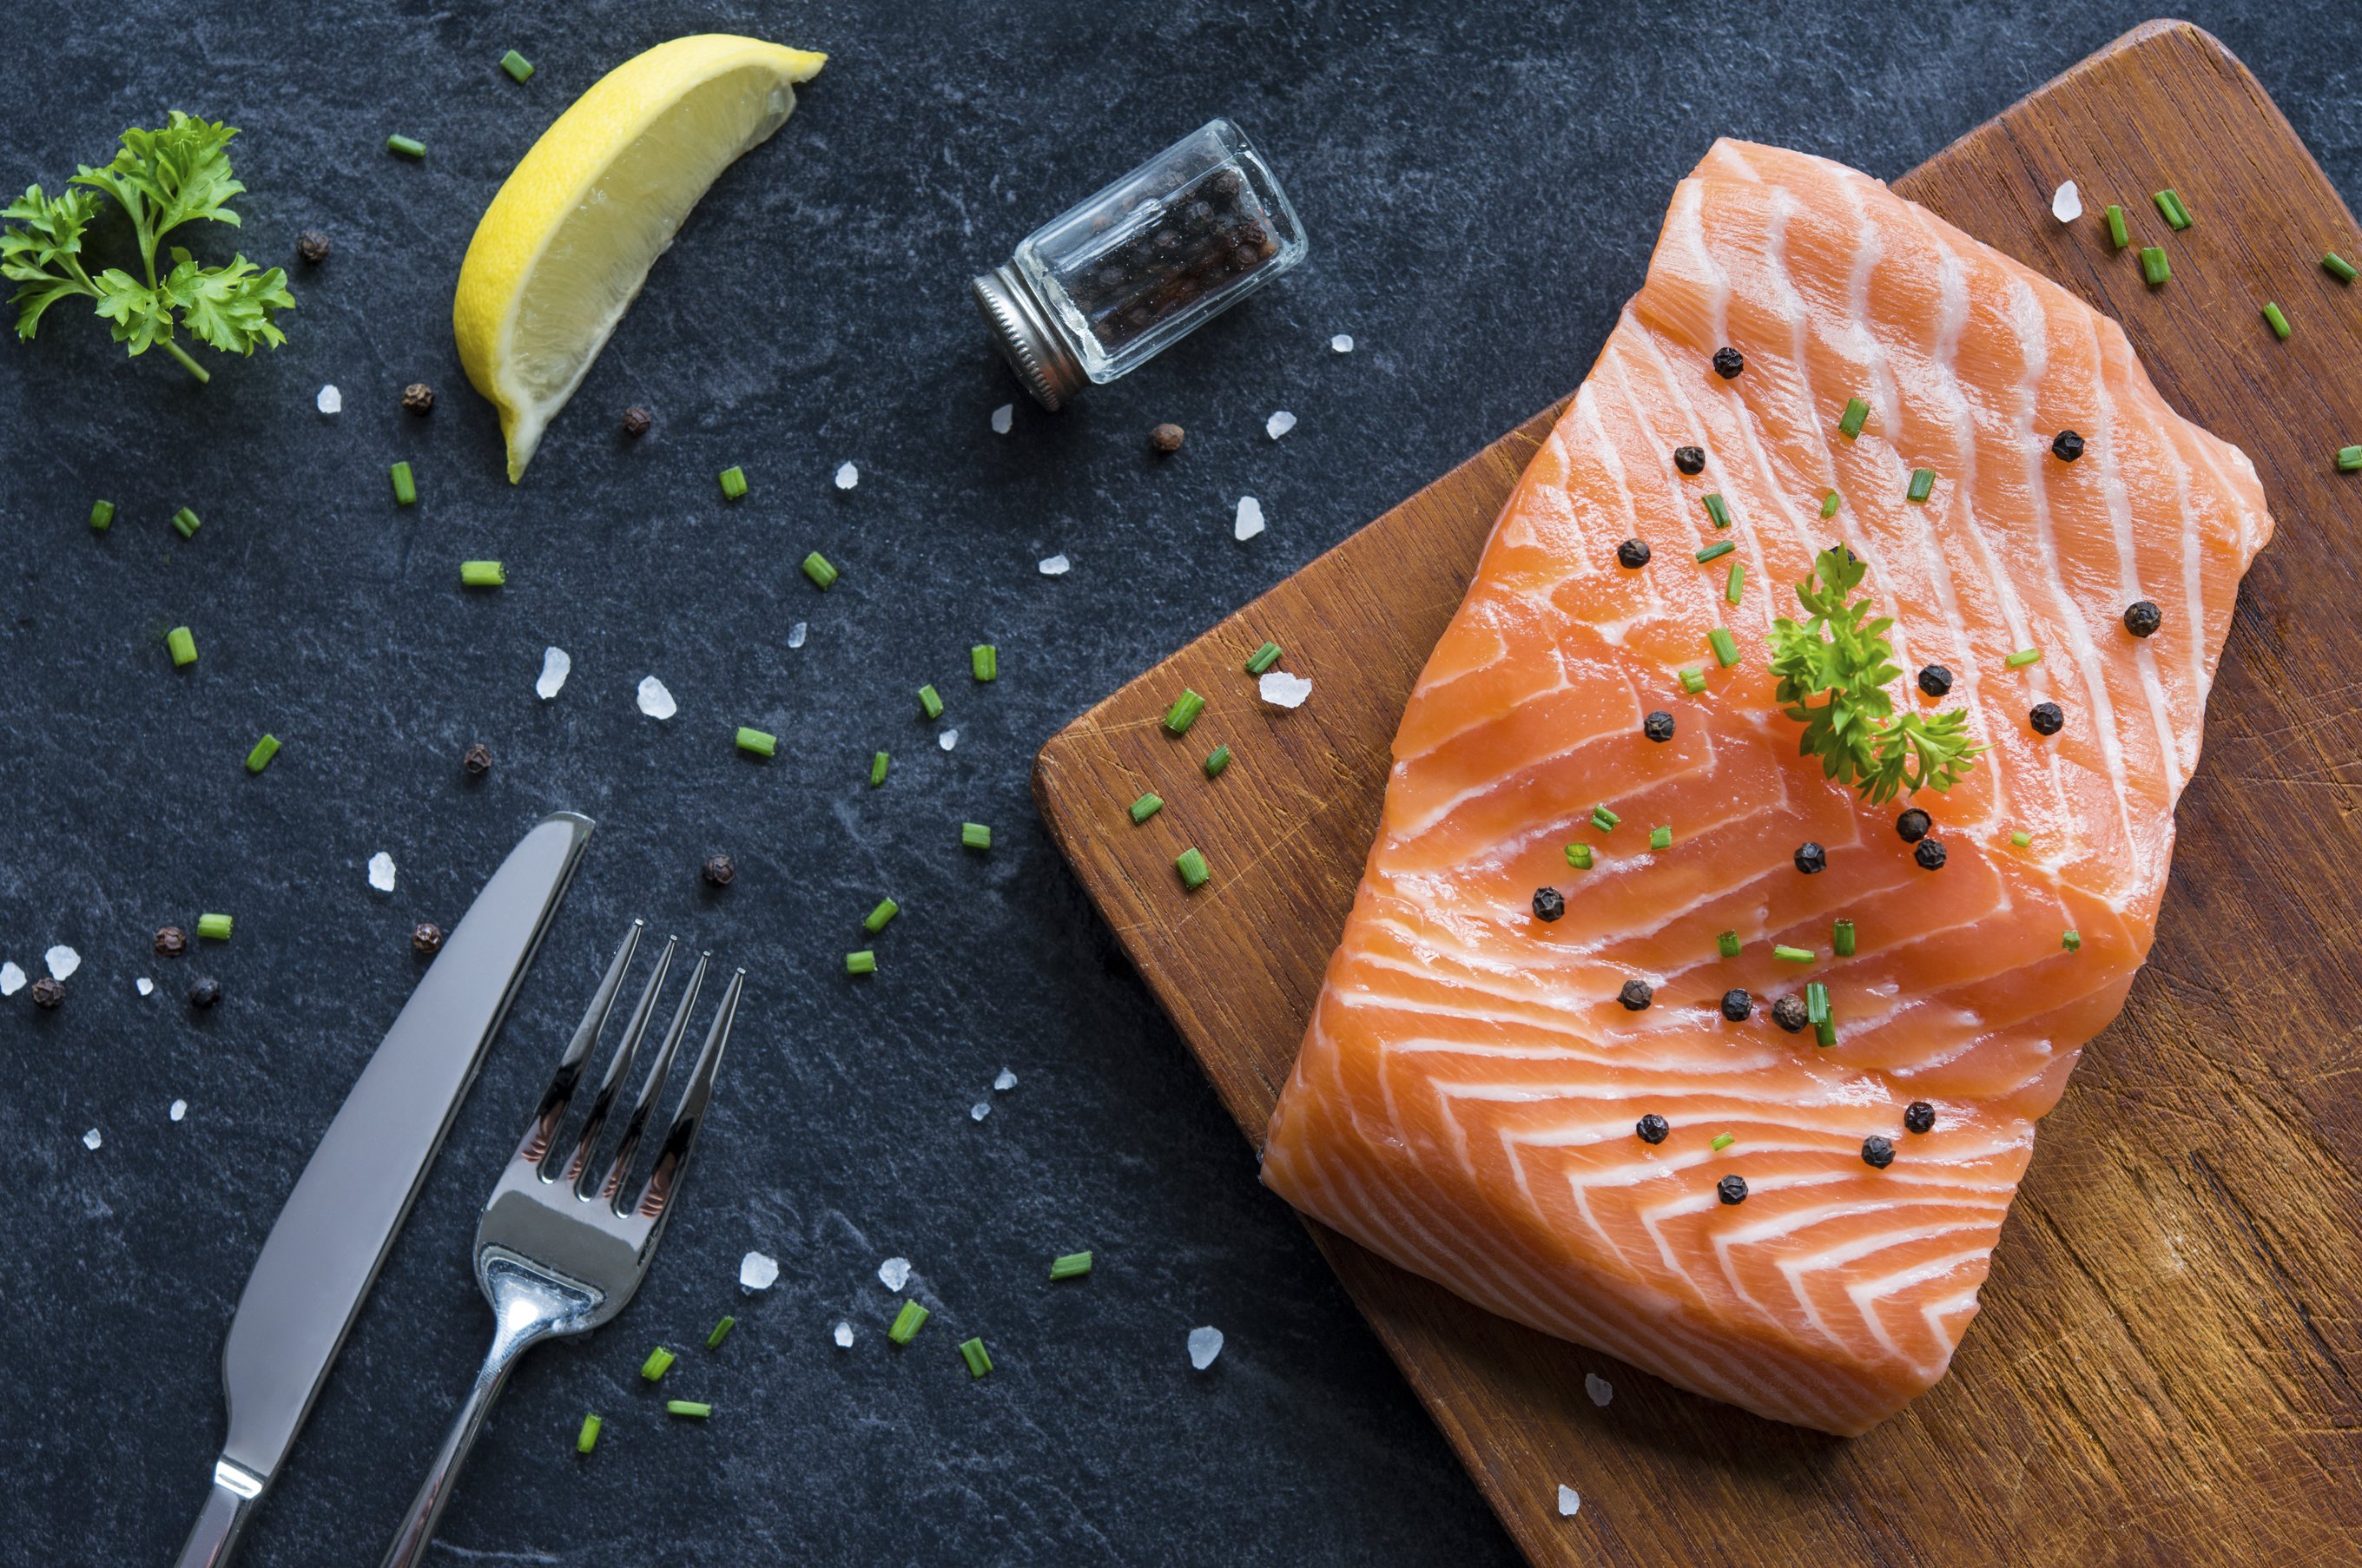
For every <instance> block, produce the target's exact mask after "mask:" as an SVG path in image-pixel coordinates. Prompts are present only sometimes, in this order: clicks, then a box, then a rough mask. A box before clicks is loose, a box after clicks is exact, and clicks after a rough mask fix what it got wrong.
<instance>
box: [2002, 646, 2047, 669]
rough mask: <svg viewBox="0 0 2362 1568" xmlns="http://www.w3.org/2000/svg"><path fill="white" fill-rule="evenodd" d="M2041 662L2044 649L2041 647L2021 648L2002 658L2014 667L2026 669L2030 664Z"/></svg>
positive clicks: (2007, 664) (2003, 661) (2005, 662)
mask: <svg viewBox="0 0 2362 1568" xmlns="http://www.w3.org/2000/svg"><path fill="white" fill-rule="evenodd" d="M2041 662H2042V650H2041V649H2040V648H2020V649H2018V650H2017V651H2016V652H2015V653H2014V654H2012V655H2010V656H2009V657H2007V658H2005V659H2003V660H2002V663H2003V664H2004V665H2006V666H2008V667H2009V668H2012V669H2024V668H2025V667H2026V666H2027V665H2029V664H2040V663H2041Z"/></svg>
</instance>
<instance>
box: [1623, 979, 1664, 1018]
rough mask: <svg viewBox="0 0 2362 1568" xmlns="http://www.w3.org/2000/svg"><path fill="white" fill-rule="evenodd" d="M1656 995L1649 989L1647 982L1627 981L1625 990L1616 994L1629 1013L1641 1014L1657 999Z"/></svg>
mask: <svg viewBox="0 0 2362 1568" xmlns="http://www.w3.org/2000/svg"><path fill="white" fill-rule="evenodd" d="M1656 994H1657V993H1656V992H1654V991H1652V990H1650V988H1649V982H1648V981H1646V980H1627V981H1625V982H1624V988H1623V989H1622V990H1620V991H1617V993H1616V999H1617V1001H1620V1002H1622V1003H1623V1004H1624V1010H1626V1011H1627V1012H1639V1011H1642V1010H1645V1009H1646V1008H1647V1007H1648V1005H1649V1003H1650V1001H1651V1000H1653V999H1655V997H1656Z"/></svg>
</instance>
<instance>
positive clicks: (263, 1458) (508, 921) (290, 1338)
mask: <svg viewBox="0 0 2362 1568" xmlns="http://www.w3.org/2000/svg"><path fill="white" fill-rule="evenodd" d="M590 825H591V824H590V818H588V817H584V816H578V815H576V814H575V813H573V812H556V813H554V814H552V815H550V816H547V817H545V818H543V819H542V820H541V821H540V822H539V823H536V824H535V826H534V828H533V830H532V831H531V832H530V833H528V834H525V835H524V839H523V840H522V841H521V842H520V843H519V844H518V845H517V846H516V847H515V848H514V849H513V850H511V851H510V852H509V856H508V858H507V859H506V860H503V861H502V862H501V867H500V869H499V870H497V871H495V872H493V873H492V877H491V881H489V882H486V883H485V884H484V890H483V891H482V892H480V893H479V894H477V895H476V901H475V902H474V903H473V904H471V905H469V908H468V912H467V914H466V915H465V916H463V917H462V918H461V919H460V922H459V924H458V928H457V929H455V930H454V931H453V932H452V933H451V934H450V936H449V937H448V938H447V940H446V941H445V942H444V944H443V948H442V951H441V952H440V953H438V954H436V957H435V962H434V963H433V964H432V965H431V966H428V968H427V971H426V973H425V976H424V977H422V978H421V979H420V980H419V982H418V987H417V988H416V989H415V990H414V991H412V992H411V993H410V1000H409V1001H408V1002H407V1003H405V1004H404V1005H403V1010H402V1012H401V1015H400V1016H399V1017H397V1018H396V1019H395V1020H394V1021H393V1027H392V1029H389V1030H388V1031H386V1034H385V1038H384V1040H382V1041H381V1042H380V1043H379V1044H378V1048H377V1051H376V1053H375V1054H374V1055H371V1056H370V1059H369V1065H368V1066H364V1067H363V1068H362V1069H361V1076H360V1077H359V1079H357V1080H356V1081H355V1082H354V1084H353V1087H352V1091H351V1092H350V1093H349V1094H348V1095H346V1096H345V1103H344V1106H343V1108H342V1109H341V1110H338V1111H337V1115H336V1120H335V1121H331V1122H329V1123H328V1130H327V1132H325V1133H324V1134H322V1135H321V1138H320V1145H319V1147H318V1148H316V1149H315V1150H314V1151H313V1152H312V1159H311V1163H310V1164H308V1165H305V1166H304V1174H303V1175H302V1176H300V1177H298V1178H297V1179H296V1182H295V1189H294V1190H293V1191H292V1192H291V1193H289V1194H288V1195H287V1203H286V1206H285V1207H284V1208H282V1209H280V1211H279V1218H278V1220H276V1221H274V1222H273V1223H272V1225H271V1227H270V1236H269V1238H268V1239H266V1240H265V1241H264V1242H263V1243H262V1255H261V1256H260V1257H259V1258H257V1259H256V1260H255V1264H254V1272H253V1273H252V1274H251V1275H248V1278H247V1282H246V1293H245V1294H244V1295H243V1296H241V1297H238V1303H237V1316H236V1317H235V1318H233V1319H231V1320H230V1326H229V1341H228V1342H227V1343H226V1345H224V1346H223V1348H222V1389H223V1392H224V1394H225V1395H226V1397H227V1399H228V1402H229V1435H228V1438H227V1440H226V1441H224V1443H223V1444H222V1452H221V1457H220V1458H219V1459H218V1460H216V1461H215V1463H214V1475H213V1489H212V1491H211V1492H210V1493H208V1494H207V1496H206V1498H205V1504H204V1510H203V1511H202V1512H201V1513H199V1515H198V1516H197V1524H196V1528H195V1529H193V1530H192V1531H190V1533H189V1543H188V1545H187V1546H185V1547H183V1548H182V1551H181V1559H180V1568H222V1565H223V1564H225V1563H226V1562H228V1561H229V1558H230V1553H231V1551H232V1550H233V1549H234V1548H235V1547H236V1546H237V1538H238V1535H239V1532H240V1531H242V1530H243V1529H245V1528H246V1523H247V1520H248V1518H251V1517H252V1515H253V1513H254V1510H255V1507H257V1506H258V1505H259V1503H260V1501H261V1499H262V1495H263V1494H264V1493H265V1492H266V1491H268V1490H269V1489H270V1483H271V1481H272V1480H273V1478H274V1477H275V1476H276V1475H277V1474H278V1472H279V1467H280V1465H281V1463H283V1462H284V1461H285V1459H286V1457H287V1451H288V1449H289V1448H290V1447H291V1446H292V1444H293V1442H294V1441H295V1433H296V1432H297V1430H300V1429H301V1428H302V1427H303V1425H304V1417H305V1416H306V1415H308V1414H310V1412H311V1408H312V1401H313V1400H314V1399H315V1398H316V1397H318V1395H319V1392H320V1386H321V1385H322V1384H323V1383H325V1382H326V1380H327V1375H328V1368H329V1366H330V1365H331V1364H334V1363H335V1361H336V1359H337V1351H338V1350H339V1349H340V1348H342V1346H343V1344H344V1342H345V1333H346V1331H348V1329H350V1328H351V1327H352V1323H353V1319H354V1317H355V1316H356V1315H358V1314H359V1311H360V1305H361V1302H362V1300H363V1299H365V1298H366V1297H368V1295H369V1290H370V1285H371V1283H373V1282H374V1281H375V1280H376V1278H377V1271H378V1268H379V1266H380V1265H381V1264H383V1263H384V1262H385V1254H386V1252H387V1249H389V1248H390V1247H391V1246H392V1244H393V1238H394V1234H395V1232H397V1231H400V1230H401V1229H402V1221H403V1217H404V1216H406V1215H407V1214H408V1213H409V1212H410V1204H411V1200H412V1199H413V1198H415V1197H416V1196H417V1195H418V1188H419V1185H420V1183H421V1182H422V1180H423V1179H424V1178H425V1175H426V1167H427V1166H428V1165H431V1164H433V1163H434V1160H435V1154H436V1150H437V1149H439V1148H440V1147H442V1143H443V1135H444V1133H445V1132H448V1131H449V1130H450V1126H451V1118H452V1115H453V1114H454V1113H455V1112H456V1111H457V1110H458V1107H459V1102H460V1100H461V1099H465V1098H466V1096H467V1093H468V1086H469V1084H470V1083H471V1082H472V1081H474V1078H475V1077H476V1068H477V1066H479V1065H480V1063H481V1062H482V1061H483V1058H484V1048H485V1047H486V1046H487V1045H489V1044H490V1043H491V1038H492V1035H493V1034H494V1032H497V1031H498V1030H499V1028H500V1026H501V1019H502V1016H503V1015H504V1014H506V1013H507V1011H508V1009H509V1003H510V1001H511V1000H512V999H514V997H515V996H516V990H517V983H518V981H519V980H520V979H522V978H523V977H524V971H525V968H526V966H528V965H530V964H531V963H532V962H533V955H534V950H535V948H537V947H539V946H540V945H541V938H542V933H544V932H545V931H546V930H547V929H548V927H549V920H550V916H551V915H552V914H553V913H554V912H555V911H556V910H557V900H558V899H559V897H560V896H561V895H562V894H564V892H565V891H566V885H567V883H568V881H570V880H572V879H573V876H574V868H575V866H576V865H577V864H578V863H579V861H580V860H581V858H582V847H583V845H584V843H585V842H586V841H587V840H588V839H589V838H590Z"/></svg>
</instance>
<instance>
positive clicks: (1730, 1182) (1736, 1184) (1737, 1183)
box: [1714, 1172, 1747, 1204]
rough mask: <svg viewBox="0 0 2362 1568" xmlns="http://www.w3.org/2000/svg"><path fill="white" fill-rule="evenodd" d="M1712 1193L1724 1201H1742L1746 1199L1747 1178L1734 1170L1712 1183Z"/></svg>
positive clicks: (1733, 1202) (1731, 1202) (1736, 1202)
mask: <svg viewBox="0 0 2362 1568" xmlns="http://www.w3.org/2000/svg"><path fill="white" fill-rule="evenodd" d="M1714 1195H1715V1196H1716V1198H1721V1199H1722V1200H1723V1201H1724V1202H1725V1203H1730V1204H1738V1203H1744V1202H1746V1201H1747V1178H1746V1177H1745V1176H1739V1175H1738V1174H1736V1173H1735V1172H1734V1173H1733V1174H1732V1175H1729V1176H1725V1177H1723V1178H1722V1179H1721V1180H1720V1181H1718V1182H1716V1183H1715V1184H1714Z"/></svg>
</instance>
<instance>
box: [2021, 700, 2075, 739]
mask: <svg viewBox="0 0 2362 1568" xmlns="http://www.w3.org/2000/svg"><path fill="white" fill-rule="evenodd" d="M2025 722H2026V723H2029V724H2032V725H2033V726H2034V733H2035V734H2038V735H2055V734H2058V732H2059V731H2060V730H2063V729H2065V728H2066V727H2067V711H2066V710H2065V709H2064V708H2061V707H2060V706H2059V705H2058V703H2056V702H2036V704H2035V705H2034V706H2033V707H2032V708H2030V709H2028V710H2027V711H2026V715H2025Z"/></svg>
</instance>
